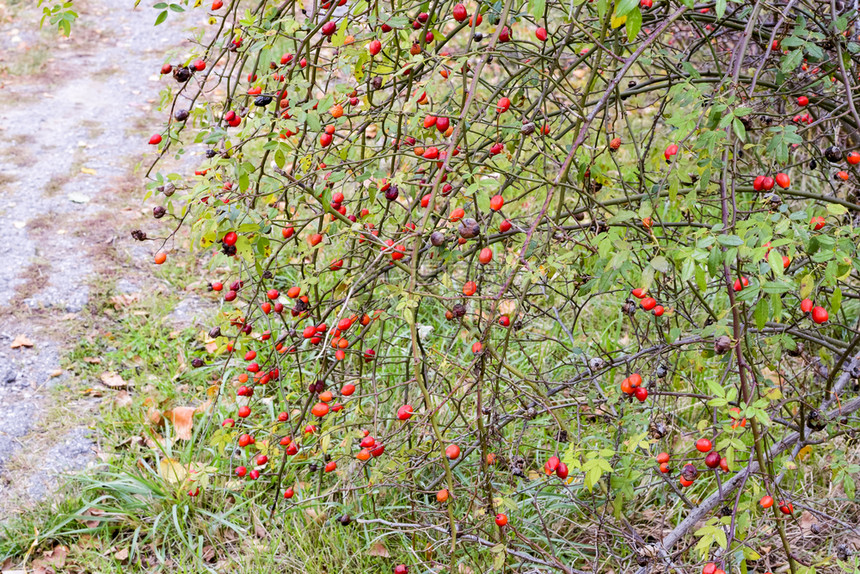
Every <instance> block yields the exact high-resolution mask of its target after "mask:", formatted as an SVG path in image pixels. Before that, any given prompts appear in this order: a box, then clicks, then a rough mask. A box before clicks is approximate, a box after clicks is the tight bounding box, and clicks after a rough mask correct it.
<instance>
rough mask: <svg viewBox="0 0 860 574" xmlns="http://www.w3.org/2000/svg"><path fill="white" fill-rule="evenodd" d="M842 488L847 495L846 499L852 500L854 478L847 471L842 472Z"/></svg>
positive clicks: (855, 486) (854, 488)
mask: <svg viewBox="0 0 860 574" xmlns="http://www.w3.org/2000/svg"><path fill="white" fill-rule="evenodd" d="M842 489H843V490H844V491H845V496H847V497H848V500H854V495H855V493H856V490H857V485H856V484H855V483H854V479H853V478H852V477H851V475H850V474H848V473H847V472H845V473H843V474H842Z"/></svg>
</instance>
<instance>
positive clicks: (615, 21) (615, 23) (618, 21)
mask: <svg viewBox="0 0 860 574" xmlns="http://www.w3.org/2000/svg"><path fill="white" fill-rule="evenodd" d="M625 22H627V15H626V14H625V15H624V16H622V17H620V18H616V17H615V16H613V17H612V22H610V24H611V25H612V28H613V29H615V28H620V27H621V26H623V25H624V23H625Z"/></svg>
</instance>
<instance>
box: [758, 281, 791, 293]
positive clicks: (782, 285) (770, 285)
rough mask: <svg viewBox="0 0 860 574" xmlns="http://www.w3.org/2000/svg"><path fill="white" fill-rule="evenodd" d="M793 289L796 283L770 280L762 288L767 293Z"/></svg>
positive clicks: (786, 291) (785, 291) (784, 291)
mask: <svg viewBox="0 0 860 574" xmlns="http://www.w3.org/2000/svg"><path fill="white" fill-rule="evenodd" d="M792 289H794V285H792V284H790V283H786V282H784V281H768V282H767V283H765V284H764V285H763V286H762V288H761V290H762V291H764V292H765V293H788V292H789V291H791V290H792Z"/></svg>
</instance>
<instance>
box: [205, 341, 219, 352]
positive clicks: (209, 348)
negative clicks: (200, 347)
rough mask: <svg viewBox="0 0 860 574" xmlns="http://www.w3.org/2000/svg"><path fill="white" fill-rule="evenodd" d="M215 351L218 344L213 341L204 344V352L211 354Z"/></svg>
mask: <svg viewBox="0 0 860 574" xmlns="http://www.w3.org/2000/svg"><path fill="white" fill-rule="evenodd" d="M217 350H218V343H216V342H215V341H211V342H209V343H206V352H207V353H210V354H212V353H214V352H215V351H217Z"/></svg>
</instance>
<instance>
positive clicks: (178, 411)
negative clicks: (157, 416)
mask: <svg viewBox="0 0 860 574" xmlns="http://www.w3.org/2000/svg"><path fill="white" fill-rule="evenodd" d="M196 410H197V409H195V408H194V407H176V408H175V409H172V410H169V411H164V416H165V418H167V420H169V421H170V422H171V423H173V428H174V429H175V430H176V437H177V438H181V439H182V440H191V427H192V426H193V424H194V413H195V411H196Z"/></svg>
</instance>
